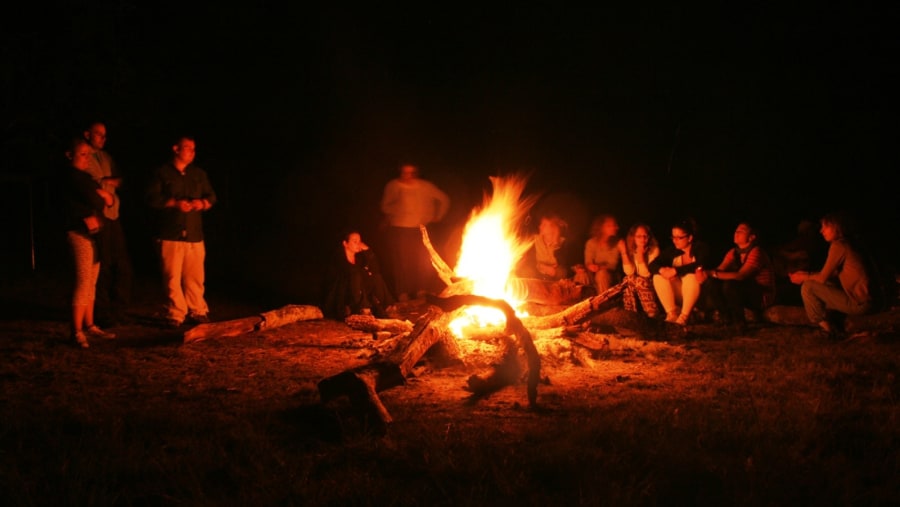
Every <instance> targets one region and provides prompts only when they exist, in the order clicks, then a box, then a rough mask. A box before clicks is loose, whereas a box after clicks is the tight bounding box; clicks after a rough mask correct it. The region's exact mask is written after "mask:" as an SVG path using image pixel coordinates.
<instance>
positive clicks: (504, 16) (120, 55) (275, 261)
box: [0, 1, 898, 303]
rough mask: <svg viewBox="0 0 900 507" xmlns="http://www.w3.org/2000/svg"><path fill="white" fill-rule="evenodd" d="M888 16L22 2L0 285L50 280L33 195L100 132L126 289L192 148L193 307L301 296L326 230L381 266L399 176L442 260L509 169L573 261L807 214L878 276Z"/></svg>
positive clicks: (893, 243)
mask: <svg viewBox="0 0 900 507" xmlns="http://www.w3.org/2000/svg"><path fill="white" fill-rule="evenodd" d="M896 14H897V13H896V11H895V9H893V8H878V9H876V8H874V7H873V8H868V7H862V6H845V7H828V6H823V5H817V6H816V7H815V8H814V9H804V8H799V7H785V6H778V7H770V8H767V7H757V6H752V5H744V4H741V5H739V6H735V7H719V8H709V9H700V8H697V9H693V8H687V7H680V6H669V7H663V8H653V9H651V8H649V7H636V8H626V7H616V8H600V7H596V8H585V9H573V8H560V7H555V6H551V5H549V4H547V5H544V6H542V7H530V8H526V7H515V8H484V7H464V6H453V7H446V8H444V9H441V8H439V7H434V6H428V7H419V8H413V9H399V8H397V9H388V8H383V7H381V6H379V7H372V8H369V9H365V10H363V9H352V10H351V9H340V8H337V7H334V8H327V7H315V8H309V7H303V6H299V5H297V4H291V5H290V6H287V7H286V6H283V5H282V3H281V2H256V3H254V5H252V6H251V5H242V6H239V7H235V6H228V5H224V4H223V5H215V6H208V7H196V6H192V5H191V4H190V3H166V2H162V3H160V2H152V3H150V2H142V1H117V2H113V1H99V2H90V3H85V4H82V5H78V6H60V5H54V4H41V5H37V4H35V5H31V6H27V7H25V6H21V7H18V8H17V10H16V11H13V12H9V13H6V14H5V15H4V16H3V18H2V21H0V23H2V35H0V37H2V39H0V40H2V50H3V56H2V63H0V69H2V74H0V80H2V81H0V82H2V89H3V93H2V96H0V107H2V118H3V122H2V128H3V130H2V159H0V160H2V166H0V173H2V182H3V186H4V189H5V190H6V192H5V194H6V198H5V199H3V208H2V212H3V213H4V215H3V216H4V217H5V218H6V220H5V223H6V225H7V232H6V233H4V234H3V236H4V238H5V241H4V244H5V246H4V248H2V249H0V250H3V257H2V259H0V260H2V263H3V270H2V271H0V272H2V273H4V276H6V274H8V273H13V274H16V273H28V272H31V270H32V261H31V252H32V248H31V240H30V239H29V237H30V231H32V230H33V231H34V250H33V251H34V255H35V261H34V266H35V268H36V269H37V270H42V269H49V268H50V267H52V266H55V265H59V263H61V262H62V261H63V260H64V259H65V249H64V248H63V247H61V246H60V245H61V243H59V242H58V238H59V237H60V236H59V233H58V231H55V230H53V228H52V226H51V224H50V221H49V220H48V219H47V218H46V217H47V216H49V215H50V214H52V209H53V206H54V203H53V202H51V198H50V197H49V195H50V194H49V193H48V192H47V188H49V186H50V184H51V183H52V180H53V178H54V175H55V173H56V171H58V169H59V167H60V164H61V163H62V162H61V161H62V153H63V151H64V147H65V144H66V141H67V140H68V139H69V138H71V136H72V135H74V134H77V133H80V131H81V130H83V129H84V128H85V127H86V126H87V125H88V124H89V123H90V122H91V121H93V120H100V121H103V122H105V123H106V124H107V127H108V130H109V140H108V143H107V150H108V151H109V152H110V153H111V154H112V155H113V156H114V158H115V159H116V160H117V162H118V163H119V165H120V166H121V168H122V170H123V172H124V174H125V177H126V181H127V186H126V187H125V188H124V189H123V191H122V194H123V200H124V205H123V206H124V210H123V219H122V220H123V224H124V226H125V227H126V232H127V233H128V235H129V241H130V243H131V251H132V255H133V257H134V261H135V266H136V269H137V270H138V272H139V273H144V274H147V275H152V274H154V273H155V269H156V265H155V258H154V254H153V248H152V241H151V231H152V228H151V224H150V222H149V215H148V210H147V209H146V208H145V207H144V206H143V204H142V203H141V194H142V191H143V189H142V181H143V179H144V178H145V177H146V176H147V175H148V174H149V172H150V171H151V170H152V169H153V168H154V167H155V166H156V165H158V164H160V163H162V162H163V161H165V160H166V159H167V158H168V157H169V156H170V154H171V151H170V147H171V145H172V143H173V137H174V136H176V135H178V134H180V133H185V132H186V133H190V134H192V135H194V136H195V137H196V140H197V149H198V155H197V160H196V162H197V163H198V165H200V166H201V167H203V168H205V169H206V170H207V172H208V173H209V175H210V178H211V181H212V183H213V186H214V187H215V188H216V190H217V192H218V194H219V199H220V200H219V204H218V206H216V207H215V208H214V209H213V210H212V211H210V212H209V213H207V215H206V218H205V220H206V231H207V243H208V251H209V254H208V284H209V286H210V287H211V288H216V287H218V288H225V287H233V288H240V290H247V291H255V293H258V294H260V295H262V294H267V295H277V297H282V298H287V299H291V300H292V301H293V302H298V303H299V302H307V301H312V300H315V298H316V297H317V295H318V288H319V285H320V283H321V279H320V274H321V272H322V271H323V269H322V268H323V263H324V257H325V255H326V254H327V252H329V251H330V250H331V249H332V248H334V247H335V246H336V245H337V244H338V237H339V232H340V231H341V230H343V229H344V228H346V227H355V228H359V229H360V230H361V231H362V232H363V236H364V239H367V240H368V241H369V242H370V243H373V244H374V245H375V246H376V247H378V248H383V244H382V243H381V236H380V230H379V224H380V221H381V215H380V212H379V210H378V202H379V199H380V197H381V191H382V189H383V186H384V184H385V183H386V182H387V181H388V180H389V179H390V178H392V177H394V176H395V175H396V173H397V165H398V162H399V161H400V160H411V161H414V162H416V163H418V164H419V165H420V167H421V169H422V174H423V176H424V177H425V178H427V179H430V180H432V181H434V182H435V183H437V184H438V185H439V186H440V187H442V188H443V189H444V190H445V191H447V193H448V194H450V196H451V198H452V200H453V208H452V211H451V213H450V216H448V217H447V219H446V220H445V221H444V223H443V224H441V225H440V226H438V227H436V229H435V236H436V239H437V242H438V243H439V246H442V245H449V244H452V242H453V234H452V233H453V231H454V230H456V229H458V228H459V227H461V226H462V224H463V223H464V222H465V220H466V218H467V217H468V215H469V213H470V211H471V209H472V207H473V206H475V205H477V204H478V203H479V202H480V201H481V196H482V193H483V192H484V191H486V190H489V180H488V177H489V176H491V175H502V174H511V173H515V172H524V173H527V174H529V175H530V180H529V185H528V189H527V191H528V193H534V194H538V195H540V196H541V200H540V201H539V202H538V205H537V207H536V209H535V213H538V212H540V211H543V210H555V211H558V212H560V213H562V214H563V215H564V216H565V217H566V218H567V219H568V220H569V221H570V223H571V224H572V231H570V237H571V238H573V239H572V241H571V242H570V244H572V245H573V246H574V247H575V250H580V248H581V245H582V244H583V240H584V235H585V233H586V226H587V224H588V222H589V220H590V218H591V217H592V216H594V215H596V214H598V213H601V212H611V213H613V214H615V215H616V216H617V217H618V218H619V221H620V223H621V224H622V227H623V233H624V231H625V230H626V229H627V227H628V226H629V225H630V224H631V223H633V222H634V221H636V220H645V221H648V222H650V223H651V225H653V227H654V229H655V232H656V233H657V236H658V237H660V238H667V237H668V231H669V226H670V225H671V224H672V223H673V222H675V221H676V220H678V219H680V218H681V217H684V216H688V215H690V216H693V217H695V218H696V220H697V221H698V222H699V224H700V225H701V227H702V231H701V232H702V235H703V236H704V237H705V238H706V239H707V240H708V241H709V242H711V243H712V244H713V245H714V247H715V250H714V251H717V252H721V253H724V249H725V248H727V247H728V245H729V244H730V240H731V232H732V230H733V228H734V226H735V224H736V222H737V221H738V220H739V219H743V218H749V219H751V220H753V221H755V222H756V223H757V224H758V225H759V226H760V228H761V229H762V231H763V235H764V239H765V240H766V242H767V243H769V244H776V243H778V242H782V241H786V240H787V239H789V238H790V237H791V236H792V235H793V233H794V230H795V226H796V224H797V222H798V221H799V219H800V218H801V217H809V218H812V219H817V218H818V217H820V216H821V215H822V214H824V213H826V212H829V211H833V210H838V209H844V210H849V211H851V212H852V213H853V214H854V215H856V216H857V218H859V219H860V221H861V222H862V223H863V225H864V226H865V230H866V231H865V232H866V233H867V235H868V237H869V238H870V239H871V240H872V242H873V244H874V245H876V246H877V248H878V249H880V250H881V251H883V252H888V253H889V254H893V252H896V251H897V250H896V249H897V246H898V245H897V243H898V241H897V233H896V224H897V219H898V213H897V210H898V207H897V205H896V201H895V198H894V194H895V192H896V184H894V183H893V174H892V173H893V172H894V168H895V150H894V145H895V142H894V136H895V134H896V132H897V128H896V126H895V125H896V123H897V120H896V112H897V100H896V99H895V93H896V90H897V85H898V74H897V66H896V60H897V57H896V55H897V54H898V53H897V49H898V41H897V37H896V36H895V35H894V34H895V33H896V26H897V21H898V19H897V17H898V16H897V15H896ZM6 240H8V241H9V242H8V243H7V241H6ZM662 243H663V244H664V245H665V244H668V240H667V239H662ZM450 250H451V249H449V248H447V249H446V250H445V251H444V253H445V255H447V256H448V257H452V255H453V252H452V251H450Z"/></svg>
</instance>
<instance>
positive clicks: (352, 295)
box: [325, 231, 395, 319]
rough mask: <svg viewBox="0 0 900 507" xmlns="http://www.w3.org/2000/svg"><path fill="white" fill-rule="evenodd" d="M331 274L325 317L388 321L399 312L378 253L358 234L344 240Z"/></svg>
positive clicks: (351, 233)
mask: <svg viewBox="0 0 900 507" xmlns="http://www.w3.org/2000/svg"><path fill="white" fill-rule="evenodd" d="M341 245H342V248H340V249H338V251H337V252H336V255H335V256H334V259H333V260H332V263H331V266H329V272H328V284H329V286H328V292H327V295H326V298H325V315H326V316H328V317H331V318H337V319H344V318H346V317H347V316H348V315H351V314H374V315H375V316H376V317H378V318H385V317H387V316H388V314H389V313H393V312H394V311H395V309H394V308H393V305H394V297H393V296H392V295H391V293H390V291H389V290H388V288H387V284H385V282H384V278H383V277H382V275H381V269H380V267H379V264H378V259H377V258H376V256H375V253H374V252H372V251H371V250H369V247H368V246H367V245H366V244H365V243H363V241H362V237H361V236H360V234H359V233H358V232H356V231H352V232H350V233H348V234H347V235H345V236H344V239H343V240H342V241H341Z"/></svg>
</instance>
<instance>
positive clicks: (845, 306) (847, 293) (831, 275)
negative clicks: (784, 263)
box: [790, 213, 873, 336]
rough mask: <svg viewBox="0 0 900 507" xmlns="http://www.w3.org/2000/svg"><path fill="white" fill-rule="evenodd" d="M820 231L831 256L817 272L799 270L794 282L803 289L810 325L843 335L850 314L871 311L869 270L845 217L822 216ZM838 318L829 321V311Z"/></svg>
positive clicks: (802, 295) (793, 279)
mask: <svg viewBox="0 0 900 507" xmlns="http://www.w3.org/2000/svg"><path fill="white" fill-rule="evenodd" d="M821 224H822V228H821V229H820V230H819V232H820V233H821V234H822V237H823V238H825V241H827V242H828V244H829V246H828V257H827V258H826V259H825V265H824V266H822V269H821V270H820V271H819V272H818V273H814V272H812V271H796V272H794V273H791V274H790V277H791V281H792V282H793V283H796V284H802V285H801V286H800V297H802V298H803V307H804V308H805V309H806V315H807V316H808V317H809V320H810V322H812V323H813V324H816V325H818V326H819V328H821V329H822V330H823V331H824V332H825V333H827V334H828V335H829V336H836V335H838V334H839V333H841V332H843V331H844V330H843V320H844V318H846V316H847V315H863V314H865V313H868V312H869V311H870V310H871V309H872V306H873V305H872V295H871V294H870V292H869V288H870V287H869V283H870V278H869V269H868V265H867V263H866V258H865V257H864V256H863V255H862V253H861V251H860V249H859V247H858V245H854V244H853V243H852V242H851V241H850V234H848V232H849V231H848V224H847V220H846V218H845V217H843V216H842V215H840V214H838V213H831V214H828V215H825V216H824V217H822V220H821ZM829 310H831V311H832V312H835V313H837V315H836V317H839V318H838V319H836V320H835V321H834V322H829V320H828V318H827V317H828V313H827V312H828V311H829Z"/></svg>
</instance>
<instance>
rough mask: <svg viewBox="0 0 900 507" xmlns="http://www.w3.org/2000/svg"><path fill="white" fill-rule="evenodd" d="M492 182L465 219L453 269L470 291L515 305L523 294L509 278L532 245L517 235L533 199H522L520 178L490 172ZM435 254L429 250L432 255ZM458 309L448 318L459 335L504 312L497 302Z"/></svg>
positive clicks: (500, 322) (492, 322) (497, 320)
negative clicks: (488, 193) (457, 314)
mask: <svg viewBox="0 0 900 507" xmlns="http://www.w3.org/2000/svg"><path fill="white" fill-rule="evenodd" d="M491 183H492V186H493V190H494V191H493V194H492V195H485V198H484V204H483V206H482V207H481V208H476V209H475V210H474V211H473V212H472V216H471V217H470V219H469V222H468V223H467V224H466V228H465V230H464V233H463V240H462V246H461V248H460V255H459V261H458V262H457V264H456V268H455V269H454V270H453V271H454V275H455V278H456V279H461V280H463V281H464V287H465V288H466V290H468V291H469V292H471V294H474V295H479V296H484V297H487V298H491V299H502V300H504V301H506V302H507V303H509V305H510V306H511V307H512V308H514V309H519V308H520V307H521V305H522V303H523V299H524V298H523V295H522V294H521V293H516V292H520V291H515V290H514V287H513V285H512V284H510V283H509V282H510V279H511V277H512V274H513V270H514V269H515V266H516V264H517V263H518V261H519V259H520V258H521V257H522V255H524V254H525V252H526V251H528V249H529V248H531V240H530V239H524V238H522V237H521V236H520V234H519V230H520V226H521V223H522V221H523V219H524V217H525V216H526V215H527V214H528V211H529V210H530V208H531V206H532V204H534V199H533V198H530V199H525V200H522V191H523V190H524V189H525V183H526V181H525V179H524V178H521V177H509V178H499V177H492V178H491ZM435 255H436V253H434V252H433V251H432V257H434V256H435ZM453 293H454V285H450V286H449V287H448V289H447V290H446V291H445V295H452V294H453ZM460 313H461V315H459V316H458V317H457V318H455V319H454V320H453V321H452V322H450V330H451V331H452V332H453V335H454V336H456V337H457V338H464V337H465V336H466V334H467V332H468V333H469V334H471V333H472V332H476V330H478V329H484V328H486V327H489V326H491V327H502V326H504V325H505V324H506V316H505V315H504V314H503V312H502V311H501V310H499V309H497V308H492V307H485V306H469V307H466V308H465V309H463V310H462V311H461V312H460ZM518 315H519V316H524V315H525V314H524V313H521V312H519V313H518Z"/></svg>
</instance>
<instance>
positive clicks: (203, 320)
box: [189, 313, 209, 324]
mask: <svg viewBox="0 0 900 507" xmlns="http://www.w3.org/2000/svg"><path fill="white" fill-rule="evenodd" d="M189 318H190V319H191V321H192V322H196V323H197V324H209V315H207V314H205V313H204V314H199V313H198V314H192V315H191V316H190V317H189Z"/></svg>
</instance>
